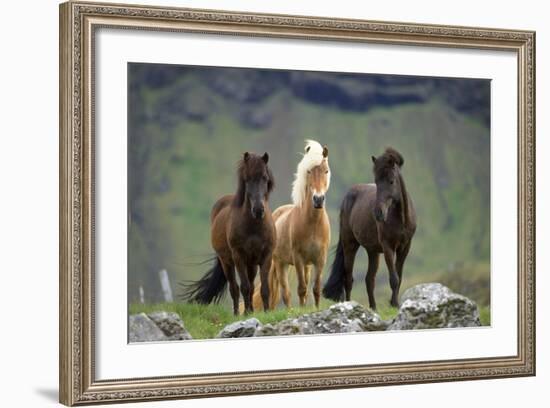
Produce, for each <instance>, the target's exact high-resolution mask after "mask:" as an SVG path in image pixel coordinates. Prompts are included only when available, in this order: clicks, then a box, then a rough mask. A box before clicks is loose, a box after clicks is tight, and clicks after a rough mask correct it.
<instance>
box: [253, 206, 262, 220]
mask: <svg viewBox="0 0 550 408" xmlns="http://www.w3.org/2000/svg"><path fill="white" fill-rule="evenodd" d="M264 213H265V211H264V209H263V208H254V210H253V215H254V217H255V218H263V217H264Z"/></svg>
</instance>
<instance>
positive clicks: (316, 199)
mask: <svg viewBox="0 0 550 408" xmlns="http://www.w3.org/2000/svg"><path fill="white" fill-rule="evenodd" d="M324 202H325V196H324V195H322V196H318V195H314V196H313V206H314V207H315V208H321V207H323V203H324Z"/></svg>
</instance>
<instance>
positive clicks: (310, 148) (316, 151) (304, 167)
mask: <svg viewBox="0 0 550 408" xmlns="http://www.w3.org/2000/svg"><path fill="white" fill-rule="evenodd" d="M304 151H305V153H304V154H303V157H302V160H301V161H300V163H298V168H297V169H296V173H295V174H294V181H293V183H292V202H293V204H294V205H296V206H298V207H301V206H302V205H303V203H304V201H305V199H306V188H307V172H308V171H310V170H311V169H313V168H314V167H316V166H320V165H321V164H323V161H326V163H327V165H328V159H327V158H326V157H324V156H323V146H321V144H320V143H319V142H317V141H315V140H306V146H305V149H304ZM329 184H330V168H329V172H328V175H327V189H328V186H329Z"/></svg>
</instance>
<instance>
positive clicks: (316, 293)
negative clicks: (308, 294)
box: [313, 259, 326, 309]
mask: <svg viewBox="0 0 550 408" xmlns="http://www.w3.org/2000/svg"><path fill="white" fill-rule="evenodd" d="M325 262H326V260H325V259H322V260H321V261H319V262H317V263H316V264H315V281H314V282H313V298H314V299H315V307H316V308H317V309H319V301H320V300H321V276H322V274H323V268H324V267H325Z"/></svg>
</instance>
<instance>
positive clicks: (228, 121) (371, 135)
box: [128, 64, 490, 305]
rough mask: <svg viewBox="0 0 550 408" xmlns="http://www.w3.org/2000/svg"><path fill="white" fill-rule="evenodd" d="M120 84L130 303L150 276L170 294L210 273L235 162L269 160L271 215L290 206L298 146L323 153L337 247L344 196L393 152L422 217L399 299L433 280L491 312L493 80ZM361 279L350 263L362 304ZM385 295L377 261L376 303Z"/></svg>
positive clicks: (312, 76)
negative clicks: (217, 206)
mask: <svg viewBox="0 0 550 408" xmlns="http://www.w3.org/2000/svg"><path fill="white" fill-rule="evenodd" d="M128 83H129V105H128V112H129V116H128V179H129V187H128V200H129V202H128V208H129V225H128V265H129V269H128V297H129V301H130V302H136V301H137V300H138V299H139V286H142V287H143V288H144V292H145V298H146V301H147V302H159V301H161V300H162V297H161V293H162V292H161V289H160V284H159V279H158V271H159V270H160V269H167V271H168V273H169V276H170V280H171V282H172V288H173V290H174V292H175V294H176V295H177V293H178V290H177V289H178V287H177V282H180V281H182V280H187V279H197V278H199V277H200V276H201V275H202V274H203V273H204V272H205V271H206V270H207V269H208V265H205V264H201V261H203V260H205V259H207V258H209V257H211V256H212V249H211V246H210V237H209V233H210V227H209V213H210V209H211V207H212V204H213V203H214V202H215V201H216V199H217V198H218V197H220V196H221V195H223V194H228V193H233V192H234V191H235V187H236V176H235V166H236V162H237V161H238V160H239V159H240V158H241V157H242V154H243V152H244V151H247V150H248V151H255V152H259V153H263V152H264V151H267V152H269V154H270V166H271V168H272V170H273V172H274V175H275V180H276V187H275V191H274V193H273V195H272V197H271V200H270V201H271V208H272V209H275V208H276V207H278V206H279V205H282V204H286V203H288V202H290V189H291V183H292V180H293V174H294V171H295V170H296V165H297V163H298V162H299V160H300V158H301V155H300V152H302V151H303V145H304V139H315V140H318V141H319V142H320V143H322V144H326V145H327V146H328V148H329V163H330V166H331V169H332V183H331V188H330V190H329V192H328V196H327V210H328V212H329V216H330V219H331V227H332V244H333V245H334V244H335V243H336V241H337V239H338V208H339V205H340V201H341V199H342V197H343V195H344V193H345V192H346V191H347V189H348V188H349V187H350V186H351V185H352V184H355V183H365V182H373V176H372V166H371V164H372V162H371V160H370V157H371V155H378V154H380V153H381V152H382V151H383V149H384V147H385V146H393V147H395V148H396V149H398V150H399V151H400V152H401V153H402V154H403V156H404V158H405V164H404V167H403V175H404V178H405V181H406V183H407V187H408V189H409V191H410V194H411V195H412V197H413V201H414V204H415V207H416V210H417V217H418V229H417V233H416V236H415V238H414V240H413V245H412V249H411V252H410V255H409V257H408V260H407V262H406V264H405V272H404V283H403V285H402V290H404V289H406V288H407V287H409V286H412V285H413V284H416V283H419V282H425V281H439V282H442V283H444V284H447V285H449V286H450V287H451V288H452V289H454V290H456V291H458V292H460V293H463V294H465V295H467V296H470V297H472V298H473V299H474V300H476V301H478V302H479V303H481V304H485V305H486V304H488V303H489V286H490V285H489V275H490V273H489V259H490V212H489V211H490V132H489V117H490V84H489V81H486V80H473V79H472V80H469V79H445V78H418V77H396V76H383V75H364V74H361V75H353V74H332V73H314V72H290V71H273V70H257V69H230V68H201V67H185V66H168V65H153V64H129V66H128ZM331 261H332V258H330V259H329V263H330V262H331ZM365 271H366V256H365V254H364V253H363V252H362V251H360V255H359V256H358V259H357V262H356V264H355V272H354V274H355V282H356V283H355V285H354V291H353V294H352V296H353V298H355V299H356V300H359V301H364V300H365V299H366V291H365V286H364V275H365ZM324 275H325V278H326V276H328V266H327V270H325V274H324ZM294 291H295V290H294V289H293V292H294ZM389 294H390V290H389V285H388V277H387V270H386V267H385V265H384V263H383V262H381V267H380V270H379V273H378V279H377V297H378V298H379V299H380V302H384V301H385V300H386V299H389Z"/></svg>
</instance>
